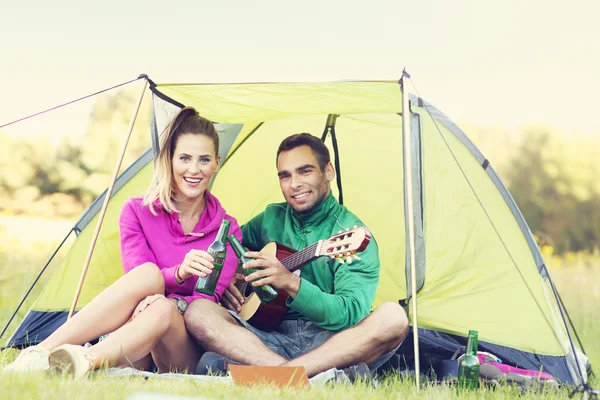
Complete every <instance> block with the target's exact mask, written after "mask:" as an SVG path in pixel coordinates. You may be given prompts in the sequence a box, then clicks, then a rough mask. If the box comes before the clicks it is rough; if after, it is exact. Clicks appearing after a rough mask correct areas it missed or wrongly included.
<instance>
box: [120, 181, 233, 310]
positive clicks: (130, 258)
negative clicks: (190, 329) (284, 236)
mask: <svg viewBox="0 0 600 400" xmlns="http://www.w3.org/2000/svg"><path fill="white" fill-rule="evenodd" d="M205 200H206V208H205V209H204V212H203V213H202V215H201V216H200V220H199V221H198V224H197V225H196V227H195V228H194V231H193V232H191V233H189V234H187V235H186V234H184V233H183V228H182V227H181V224H180V223H179V220H178V218H179V214H178V213H168V212H166V211H165V210H164V209H163V208H162V206H161V205H160V203H158V207H157V206H156V205H155V210H156V211H157V212H158V215H153V214H152V213H151V212H150V209H149V208H148V207H144V206H143V205H142V198H141V197H132V198H130V199H129V200H127V201H126V202H125V204H124V205H123V209H122V210H121V216H120V218H119V226H120V230H121V259H122V260H123V269H124V270H125V273H127V272H129V271H131V270H132V269H133V268H135V267H137V266H138V265H142V264H144V263H146V262H151V263H154V264H156V265H157V266H158V268H159V269H160V270H161V272H162V274H163V277H164V279H165V295H166V296H167V297H169V298H171V297H182V298H184V299H185V300H186V301H187V302H188V304H189V303H191V302H192V301H194V300H196V299H200V298H205V299H209V300H211V301H214V302H215V303H218V302H219V301H220V300H221V296H222V295H223V292H224V291H225V289H226V288H227V286H228V285H229V282H230V281H231V278H232V277H233V275H234V273H235V269H236V267H237V263H238V260H237V258H236V256H235V253H234V252H233V250H232V249H231V246H230V245H229V243H228V244H227V256H226V257H225V263H224V265H223V270H222V271H221V276H220V277H219V282H218V283H217V288H216V290H215V293H214V295H212V296H208V295H205V294H200V293H198V292H196V291H194V287H195V286H196V281H197V280H198V278H197V277H192V278H189V279H188V280H187V281H185V282H184V283H183V284H181V285H179V284H178V283H177V280H176V279H175V269H176V267H177V265H178V264H180V263H181V262H182V261H183V259H184V258H185V255H186V254H187V253H188V252H189V251H190V250H192V249H198V250H206V249H207V248H208V246H210V244H211V243H212V242H213V241H214V240H215V237H216V236H217V232H218V230H219V227H220V225H221V221H222V220H223V218H226V219H228V220H229V221H230V222H231V226H230V227H229V235H232V234H233V235H235V236H236V237H237V238H238V239H239V240H240V241H241V238H242V231H241V229H240V227H239V225H238V224H237V221H236V220H235V218H233V217H231V216H229V215H227V214H226V213H225V209H224V208H223V207H221V203H219V200H217V198H216V197H215V196H213V195H212V194H210V193H209V192H205Z"/></svg>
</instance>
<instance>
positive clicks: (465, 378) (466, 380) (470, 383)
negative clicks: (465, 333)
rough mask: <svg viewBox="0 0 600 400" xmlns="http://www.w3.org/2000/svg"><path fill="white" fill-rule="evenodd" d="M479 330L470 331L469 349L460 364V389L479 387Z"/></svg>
mask: <svg viewBox="0 0 600 400" xmlns="http://www.w3.org/2000/svg"><path fill="white" fill-rule="evenodd" d="M477 346H478V344H477V331H473V330H471V331H469V337H468V339H467V351H466V353H465V355H464V357H463V358H462V360H460V363H459V364H458V391H463V390H475V389H477V388H478V387H479V369H480V367H481V366H480V364H479V358H477Z"/></svg>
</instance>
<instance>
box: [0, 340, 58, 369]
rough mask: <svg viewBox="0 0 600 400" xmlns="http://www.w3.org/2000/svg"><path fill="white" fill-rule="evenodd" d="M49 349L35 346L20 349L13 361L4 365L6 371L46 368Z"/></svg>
mask: <svg viewBox="0 0 600 400" xmlns="http://www.w3.org/2000/svg"><path fill="white" fill-rule="evenodd" d="M48 354H49V351H48V350H45V349H41V348H39V347H36V346H32V347H28V348H26V349H24V350H23V351H21V352H20V353H19V355H18V356H17V358H16V359H15V361H13V362H12V363H10V364H8V365H7V366H6V367H4V371H6V372H31V371H44V370H46V369H48Z"/></svg>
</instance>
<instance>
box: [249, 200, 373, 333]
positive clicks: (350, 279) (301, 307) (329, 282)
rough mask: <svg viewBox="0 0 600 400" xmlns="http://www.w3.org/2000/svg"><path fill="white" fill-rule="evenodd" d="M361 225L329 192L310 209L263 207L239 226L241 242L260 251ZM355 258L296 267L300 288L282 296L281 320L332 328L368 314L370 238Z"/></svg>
mask: <svg viewBox="0 0 600 400" xmlns="http://www.w3.org/2000/svg"><path fill="white" fill-rule="evenodd" d="M354 225H357V226H361V225H364V224H363V223H362V222H361V221H360V220H359V219H358V218H357V217H356V216H355V215H354V214H352V213H351V212H350V211H348V209H347V208H346V207H344V206H343V205H341V204H340V203H338V201H337V199H336V198H335V197H333V195H332V194H331V193H329V196H328V197H327V198H326V199H325V200H324V201H323V202H322V203H321V204H320V205H319V206H318V207H317V208H316V209H314V210H312V211H311V212H310V213H307V214H303V215H301V214H299V213H297V212H296V211H294V209H293V208H292V207H290V206H289V205H288V204H287V203H276V204H269V205H268V206H267V207H266V209H265V211H263V212H262V213H261V214H259V215H257V216H256V217H254V218H253V219H252V220H250V221H249V222H248V223H247V224H245V225H244V226H243V227H242V234H243V236H242V237H243V243H244V246H246V247H247V248H249V249H251V250H260V249H261V248H263V247H264V246H265V245H266V244H267V243H269V242H273V241H274V242H277V243H280V244H283V245H285V246H288V247H290V248H292V249H295V250H302V249H304V248H305V247H308V246H309V245H311V244H313V243H315V242H317V241H319V240H321V239H328V238H329V237H330V236H332V235H334V234H336V233H338V232H339V231H343V230H345V229H346V228H349V229H352V228H353V227H354ZM357 255H358V256H359V257H360V258H361V260H360V261H359V260H354V261H353V262H352V264H348V263H346V264H340V263H339V262H337V261H335V260H332V259H330V258H329V257H319V258H318V259H316V260H315V261H313V262H312V263H310V264H308V265H306V266H304V267H303V268H302V269H301V270H300V271H301V274H300V277H301V278H302V279H301V283H300V290H299V291H298V294H297V296H296V298H295V299H293V300H292V299H291V298H289V299H288V306H289V308H290V309H289V311H288V313H287V315H286V319H305V320H310V321H312V322H314V323H315V324H317V325H318V326H320V327H322V328H324V329H328V330H332V331H338V330H342V329H346V328H349V327H351V326H353V325H355V324H356V323H358V322H359V321H360V320H361V319H363V318H364V317H365V316H367V315H368V314H369V312H370V311H371V305H372V304H373V300H374V299H375V291H376V289H377V284H378V282H379V251H378V248H377V243H376V242H375V239H374V238H371V242H370V243H369V245H368V246H367V248H366V250H365V251H364V252H362V253H359V254H357Z"/></svg>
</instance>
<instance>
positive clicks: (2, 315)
mask: <svg viewBox="0 0 600 400" xmlns="http://www.w3.org/2000/svg"><path fill="white" fill-rule="evenodd" d="M5 221H8V222H5ZM21 222H22V223H21ZM7 225H9V227H7ZM29 226H30V227H31V228H28V227H29ZM51 226H52V228H51V229H45V228H44V226H43V222H41V221H39V220H38V221H31V220H23V221H18V220H15V219H11V220H7V219H5V218H3V217H2V216H0V285H1V286H0V287H1V288H2V290H1V291H0V328H2V327H4V325H5V324H6V321H7V320H8V318H9V317H10V315H11V314H12V312H13V310H14V308H15V307H16V305H17V303H18V302H19V301H20V299H21V297H22V296H23V294H24V293H25V291H26V290H27V288H28V287H29V285H30V284H31V282H32V281H33V279H34V278H35V276H36V275H37V272H38V271H39V269H40V268H41V266H42V265H43V264H44V263H45V262H46V260H47V258H48V256H49V255H50V254H51V253H52V251H53V250H54V247H55V246H56V245H57V244H58V242H59V240H61V239H62V237H63V236H64V235H65V234H66V232H67V231H68V229H69V227H70V223H66V224H64V225H63V224H61V223H60V222H57V221H54V222H52V223H51ZM15 227H19V229H20V231H19V229H15ZM30 229H35V231H36V232H37V233H36V235H32V234H30V232H31V231H30ZM15 232H20V233H19V234H16V233H15ZM39 232H53V233H52V234H51V235H53V236H47V235H40V234H39ZM62 256H63V255H62V254H59V255H58V259H57V261H59V260H60V258H61V257H62ZM569 257H570V258H569ZM569 257H568V258H567V259H563V258H560V259H559V258H552V257H547V258H546V260H547V262H548V264H549V266H550V270H551V274H552V277H553V279H554V281H555V283H556V286H557V288H558V290H559V292H560V293H561V296H562V299H563V301H564V303H565V305H566V306H567V309H568V310H569V312H570V315H571V317H572V319H573V322H574V324H575V326H576V328H577V330H578V333H579V335H580V337H581V339H582V341H583V344H584V347H585V350H586V352H587V354H588V356H589V357H590V359H591V360H592V364H593V365H595V366H597V365H598V361H600V342H598V341H597V340H596V339H597V338H598V337H599V336H600V307H599V306H598V304H600V301H599V300H600V258H594V257H589V256H588V257H581V256H578V255H570V256H569ZM57 264H58V262H57V263H53V264H52V265H51V266H50V268H49V269H50V270H52V267H53V266H56V265H57ZM48 272H51V271H48ZM49 275H50V274H49V273H48V274H45V276H43V277H42V278H41V280H40V282H39V284H38V285H37V288H36V289H35V290H34V292H33V294H32V295H31V296H30V300H28V301H27V302H26V303H25V304H24V306H23V308H22V309H21V311H20V312H19V313H18V314H17V317H16V320H15V321H13V323H12V325H11V329H10V330H9V331H8V332H7V333H5V334H4V336H3V337H2V339H1V340H2V343H4V341H5V340H7V339H8V338H9V337H10V334H11V333H12V331H14V329H16V327H17V325H18V323H19V322H20V320H22V319H23V317H24V316H25V314H26V312H27V310H28V308H29V307H30V306H31V304H32V302H33V299H35V298H36V297H37V295H38V294H39V293H40V291H41V288H42V287H43V286H44V283H45V282H47V280H48V279H49ZM17 353H18V351H16V350H12V349H9V350H5V351H3V352H1V353H0V368H1V367H2V366H3V365H6V364H8V363H9V362H11V361H12V360H13V359H14V357H16V355H17ZM592 385H593V386H596V387H597V386H598V380H592ZM136 393H137V394H138V397H135V396H134V395H135V394H136ZM151 393H155V394H163V395H167V394H168V395H177V396H187V397H190V396H192V397H195V398H205V399H226V398H227V399H228V398H244V399H247V400H251V399H265V398H269V399H273V398H286V399H287V398H295V399H297V400H301V399H320V398H326V399H361V400H366V399H400V398H401V399H454V398H461V399H481V398H490V399H509V398H515V397H519V398H520V399H536V400H538V399H555V398H563V399H568V398H569V393H570V392H569V390H568V389H566V388H564V389H561V390H560V391H558V392H556V391H546V392H542V393H539V392H529V393H525V394H523V395H519V392H518V391H517V390H516V389H515V388H510V387H505V388H501V389H499V390H494V391H492V390H489V389H481V390H479V391H477V392H469V393H462V394H460V395H457V394H456V390H455V389H454V388H452V387H449V386H445V385H431V384H424V385H423V388H422V390H421V391H420V392H416V391H415V388H414V381H413V380H412V379H403V378H400V377H398V376H397V375H393V376H388V377H385V378H383V379H381V380H380V384H379V386H377V387H376V388H373V387H372V385H368V384H365V383H357V384H355V385H351V386H343V385H338V386H335V387H331V386H325V387H312V388H308V389H279V388H276V387H272V386H257V387H253V388H248V387H242V386H233V385H223V384H206V383H198V382H195V381H193V380H185V381H183V382H182V381H178V380H177V381H176V380H166V379H149V380H145V379H143V378H141V377H130V378H123V377H112V376H103V374H102V372H101V373H99V374H98V375H94V376H91V377H89V378H85V379H81V380H78V381H73V380H70V379H67V378H61V377H49V376H46V375H45V374H43V373H31V374H24V375H13V374H6V373H2V371H1V370H0V398H2V399H61V400H62V399H71V398H86V399H127V398H130V397H131V398H132V400H133V399H134V397H135V399H136V400H141V399H142V397H144V396H143V395H142V394H148V396H151V395H150V394H151ZM151 398H152V399H154V398H155V397H151ZM148 399H150V397H148Z"/></svg>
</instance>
